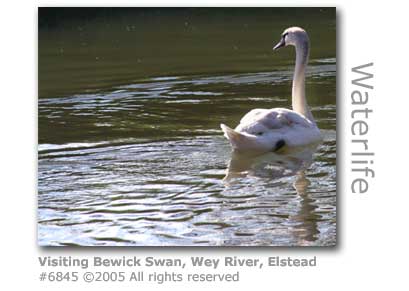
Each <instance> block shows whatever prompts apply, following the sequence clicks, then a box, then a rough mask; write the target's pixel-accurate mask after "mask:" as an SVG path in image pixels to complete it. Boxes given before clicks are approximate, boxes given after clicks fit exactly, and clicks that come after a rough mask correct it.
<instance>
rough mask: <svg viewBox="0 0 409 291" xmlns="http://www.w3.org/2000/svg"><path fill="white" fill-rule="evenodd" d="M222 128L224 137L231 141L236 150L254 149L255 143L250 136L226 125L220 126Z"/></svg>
mask: <svg viewBox="0 0 409 291" xmlns="http://www.w3.org/2000/svg"><path fill="white" fill-rule="evenodd" d="M220 127H221V129H222V130H223V132H224V136H225V137H226V138H227V139H228V140H229V142H230V144H231V146H232V147H233V148H234V149H236V150H240V149H246V148H251V147H252V145H253V143H254V142H253V141H252V139H251V138H250V137H249V136H247V135H245V134H242V133H240V132H238V131H235V130H234V129H232V128H230V127H228V126H227V125H224V124H220Z"/></svg>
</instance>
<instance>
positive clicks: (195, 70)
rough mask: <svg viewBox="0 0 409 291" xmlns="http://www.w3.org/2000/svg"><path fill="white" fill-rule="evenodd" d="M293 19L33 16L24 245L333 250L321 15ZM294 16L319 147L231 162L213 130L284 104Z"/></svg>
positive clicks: (328, 63) (331, 121) (275, 14)
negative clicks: (34, 176) (33, 196)
mask: <svg viewBox="0 0 409 291" xmlns="http://www.w3.org/2000/svg"><path fill="white" fill-rule="evenodd" d="M214 11H216V12H217V13H214ZM243 11H244V12H243ZM294 11H295V10H291V9H278V10H277V9H268V10H267V11H262V10H260V9H251V10H248V11H247V12H246V11H245V10H241V12H240V9H239V10H237V9H233V10H228V9H222V10H211V9H210V10H209V9H187V10H183V9H181V10H166V9H142V10H141V9H140V10H138V9H136V10H132V9H131V11H129V10H126V11H125V12H124V10H121V11H119V12H116V13H113V14H109V13H108V12H106V11H104V13H94V14H92V15H93V17H88V18H84V17H82V16H81V13H79V14H78V15H79V16H78V17H76V18H72V17H71V16H72V14H73V13H71V12H69V13H68V14H63V16H65V18H64V17H61V21H56V20H54V22H53V21H50V18H49V15H47V13H46V12H47V11H43V12H42V11H41V10H40V29H39V100H38V112H39V114H38V115H39V145H38V151H39V155H38V241H39V244H40V245H47V246H48V245H92V246H98V245H104V246H106V245H126V246H133V245H135V246H138V245H158V246H161V245H194V246H196V245H197V246H209V245H210V246H246V245H251V246H266V245H268V246H304V245H306V246H309V245H313V246H314V245H317V246H331V245H334V244H335V242H336V173H335V162H336V132H335V129H336V119H335V118H336V106H335V94H336V89H335V87H336V86H335V84H336V83H335V82H336V58H335V56H336V54H335V11H334V10H332V9H304V10H300V9H297V10H296V11H295V12H294ZM74 14H75V13H74ZM300 14H302V15H303V16H304V17H303V18H302V20H300V18H299V17H298V16H299V15H300ZM67 15H68V16H67ZM89 15H91V14H89ZM42 16H43V17H44V18H41V17H42ZM284 16H285V17H284ZM67 19H68V20H67ZM46 20H47V21H46ZM295 22H296V24H297V25H300V26H302V25H303V26H305V27H306V29H308V31H309V33H310V38H311V42H312V51H311V59H310V66H309V69H308V74H307V96H308V101H309V104H310V106H311V108H312V113H313V115H314V117H315V118H316V120H317V123H318V126H319V127H320V128H321V129H322V133H323V135H324V141H323V143H322V144H320V145H318V146H317V147H316V148H309V149H303V150H300V151H297V152H292V153H287V154H281V155H280V154H268V155H264V156H262V157H242V156H237V155H234V154H233V155H232V153H231V149H230V146H229V144H228V141H227V140H226V139H225V138H224V137H223V136H222V133H221V130H220V127H219V124H220V123H225V124H227V125H230V126H232V127H233V126H235V125H236V124H237V123H238V121H239V120H240V118H241V116H243V115H244V114H245V113H246V112H248V111H249V110H251V109H253V108H273V107H289V106H290V101H289V96H290V95H291V79H292V69H293V63H294V60H293V57H294V52H293V50H292V49H290V48H285V49H283V50H280V51H279V52H275V53H274V54H273V53H272V52H271V47H272V46H273V43H274V42H276V41H278V40H279V37H280V33H281V31H282V30H283V29H284V28H286V27H287V26H290V25H293V23H295ZM300 22H301V23H300Z"/></svg>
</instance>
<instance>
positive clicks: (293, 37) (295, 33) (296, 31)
mask: <svg viewBox="0 0 409 291" xmlns="http://www.w3.org/2000/svg"><path fill="white" fill-rule="evenodd" d="M308 42H309V39H308V34H307V32H306V31H305V30H304V29H302V28H300V27H295V26H294V27H290V28H287V29H286V30H284V32H283V33H282V34H281V39H280V41H279V42H278V43H277V44H276V45H275V46H274V48H273V50H277V49H279V48H281V47H283V46H288V45H293V46H297V45H300V44H305V43H308Z"/></svg>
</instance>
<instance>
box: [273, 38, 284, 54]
mask: <svg viewBox="0 0 409 291" xmlns="http://www.w3.org/2000/svg"><path fill="white" fill-rule="evenodd" d="M283 46H285V40H284V37H282V38H281V40H280V42H279V43H278V44H276V45H275V47H273V51H275V50H278V49H279V48H280V47H283Z"/></svg>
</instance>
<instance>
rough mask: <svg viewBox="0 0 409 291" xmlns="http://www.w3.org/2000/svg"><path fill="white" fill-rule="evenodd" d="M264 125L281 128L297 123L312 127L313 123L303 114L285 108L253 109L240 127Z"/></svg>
mask: <svg viewBox="0 0 409 291" xmlns="http://www.w3.org/2000/svg"><path fill="white" fill-rule="evenodd" d="M257 124H259V125H263V126H265V127H266V128H268V129H281V128H284V127H293V126H295V125H298V126H303V127H311V125H312V123H311V121H309V120H308V119H307V118H305V117H304V116H303V115H301V114H299V113H297V112H295V111H292V110H289V109H285V108H275V109H253V110H251V111H250V112H248V113H247V114H246V115H245V116H244V117H243V118H242V119H241V120H240V127H241V128H244V127H251V126H254V125H257Z"/></svg>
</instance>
